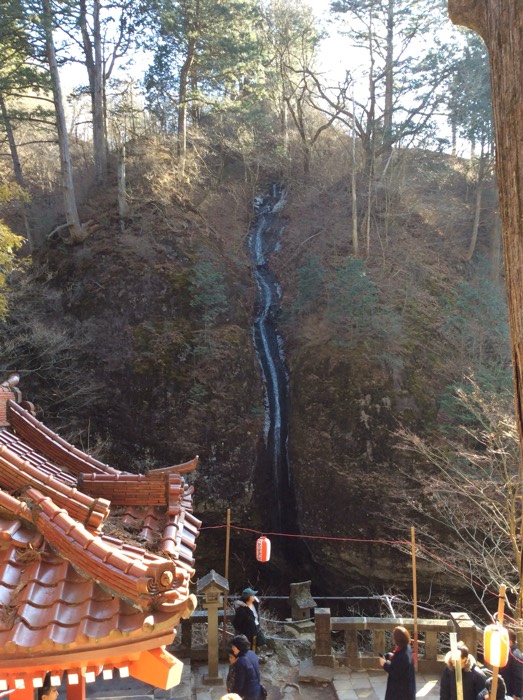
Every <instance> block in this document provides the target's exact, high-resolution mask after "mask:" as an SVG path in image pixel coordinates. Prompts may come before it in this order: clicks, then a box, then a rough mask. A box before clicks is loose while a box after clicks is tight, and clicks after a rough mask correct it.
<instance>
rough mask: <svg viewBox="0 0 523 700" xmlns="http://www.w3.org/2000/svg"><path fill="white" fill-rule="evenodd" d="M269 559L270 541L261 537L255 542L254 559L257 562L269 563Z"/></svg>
mask: <svg viewBox="0 0 523 700" xmlns="http://www.w3.org/2000/svg"><path fill="white" fill-rule="evenodd" d="M270 558H271V541H270V540H269V539H268V538H267V537H265V536H264V535H262V536H261V537H258V539H257V540H256V559H257V560H258V561H269V559H270Z"/></svg>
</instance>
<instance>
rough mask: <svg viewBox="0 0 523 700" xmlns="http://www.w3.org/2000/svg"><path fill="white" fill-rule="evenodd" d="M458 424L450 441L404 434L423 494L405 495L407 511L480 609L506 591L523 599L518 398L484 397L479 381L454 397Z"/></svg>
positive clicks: (412, 477)
mask: <svg viewBox="0 0 523 700" xmlns="http://www.w3.org/2000/svg"><path fill="white" fill-rule="evenodd" d="M453 416H454V418H455V419H456V423H455V425H454V426H453V427H452V429H451V434H449V435H448V436H447V437H444V436H443V435H442V433H441V432H440V433H439V434H434V435H433V436H432V437H431V438H421V437H419V436H417V435H415V434H414V433H412V432H411V431H409V430H402V431H400V432H399V434H398V435H399V438H400V441H401V442H400V446H401V447H402V449H404V450H407V451H409V452H411V453H412V454H413V456H414V457H415V461H414V464H413V466H412V471H411V472H410V473H409V474H408V475H406V476H407V479H408V483H409V485H410V488H412V487H413V486H415V487H416V491H412V490H410V488H409V490H406V491H405V492H404V493H403V498H404V500H405V505H406V507H407V508H408V509H409V510H410V512H411V515H412V516H413V517H414V518H416V522H417V528H419V532H420V541H421V542H423V543H424V544H425V545H426V546H428V547H429V549H430V550H431V551H433V552H435V553H436V554H438V555H439V556H440V557H441V559H442V561H443V562H444V563H445V562H446V563H448V564H449V565H450V566H448V567H447V566H446V565H445V564H443V570H444V571H446V572H447V573H448V575H449V576H456V572H458V574H459V572H462V576H460V577H459V578H460V580H461V581H463V580H464V581H466V582H467V583H468V585H469V587H470V590H471V591H472V592H473V593H474V595H475V596H476V597H477V599H478V600H479V601H480V603H482V604H483V605H484V599H485V596H486V597H489V596H490V595H491V592H492V591H493V590H494V591H496V590H498V589H499V584H500V583H506V584H507V585H508V586H509V587H510V589H511V591H512V593H513V594H514V595H515V596H517V597H519V595H520V581H519V570H520V559H521V550H520V537H521V528H522V524H523V521H522V504H521V495H520V494H521V487H522V483H521V476H520V473H519V441H518V433H517V429H516V423H515V420H514V417H513V404H512V395H511V392H509V391H505V392H502V393H492V392H488V391H484V390H482V389H481V388H480V386H479V385H478V384H477V383H475V381H474V380H472V379H471V380H469V382H468V384H467V385H466V386H465V387H463V388H457V389H456V391H455V393H454V407H453ZM458 418H459V420H458ZM409 493H410V494H413V493H417V494H419V495H418V496H413V495H409ZM453 567H454V570H453Z"/></svg>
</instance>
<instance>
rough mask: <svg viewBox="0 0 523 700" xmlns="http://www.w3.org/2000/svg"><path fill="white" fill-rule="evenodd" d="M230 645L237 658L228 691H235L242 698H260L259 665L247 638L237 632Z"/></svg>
mask: <svg viewBox="0 0 523 700" xmlns="http://www.w3.org/2000/svg"><path fill="white" fill-rule="evenodd" d="M231 645H232V650H233V652H234V654H235V656H236V657H237V660H236V663H235V664H234V679H233V683H232V688H231V691H229V692H233V693H237V694H238V695H239V696H240V697H241V698H242V700H262V695H263V687H262V684H261V680H260V666H259V663H258V657H257V656H256V654H255V653H254V652H253V651H252V649H251V645H250V643H249V640H248V639H247V637H246V636H245V635H244V634H238V635H236V637H234V638H233V640H232V642H231Z"/></svg>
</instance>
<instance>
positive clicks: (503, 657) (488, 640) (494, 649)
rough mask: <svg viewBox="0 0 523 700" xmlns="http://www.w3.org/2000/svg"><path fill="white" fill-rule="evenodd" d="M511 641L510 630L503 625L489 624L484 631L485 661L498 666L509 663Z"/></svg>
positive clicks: (501, 666)
mask: <svg viewBox="0 0 523 700" xmlns="http://www.w3.org/2000/svg"><path fill="white" fill-rule="evenodd" d="M509 649H510V641H509V637H508V630H506V629H505V628H504V627H502V626H501V625H499V624H498V625H487V626H486V627H485V631H484V633H483V656H484V657H485V661H486V662H487V663H488V664H490V665H491V666H494V667H496V668H503V666H506V665H507V663H508V656H509Z"/></svg>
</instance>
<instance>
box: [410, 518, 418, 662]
mask: <svg viewBox="0 0 523 700" xmlns="http://www.w3.org/2000/svg"><path fill="white" fill-rule="evenodd" d="M410 537H411V541H412V598H413V600H414V611H413V612H414V668H415V669H416V671H417V670H418V581H417V577H416V536H415V533H414V528H413V527H411V528H410Z"/></svg>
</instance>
